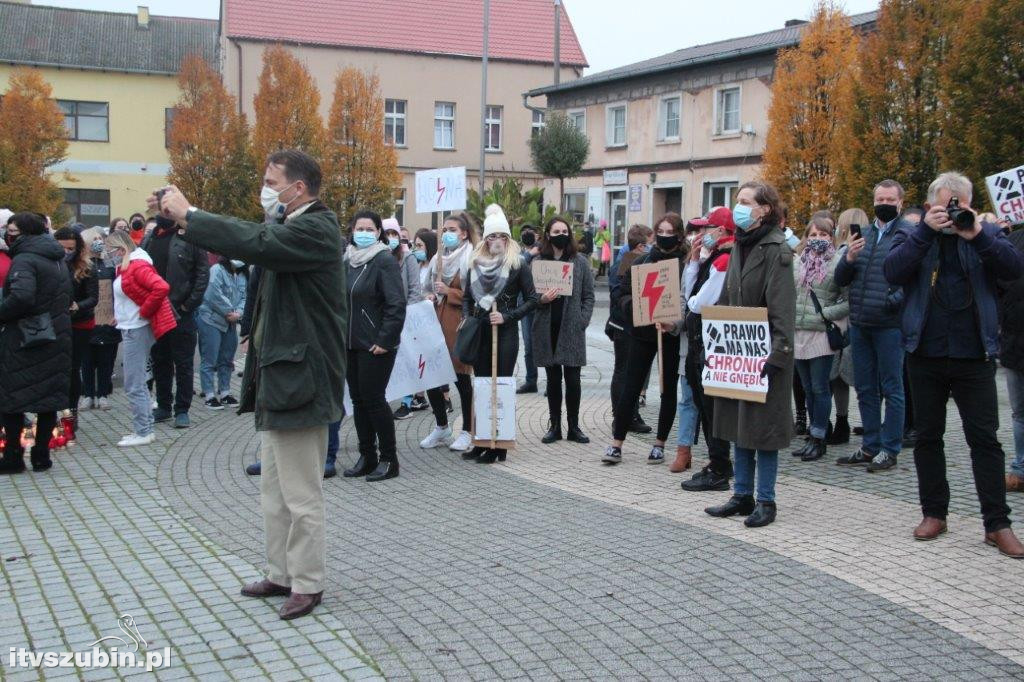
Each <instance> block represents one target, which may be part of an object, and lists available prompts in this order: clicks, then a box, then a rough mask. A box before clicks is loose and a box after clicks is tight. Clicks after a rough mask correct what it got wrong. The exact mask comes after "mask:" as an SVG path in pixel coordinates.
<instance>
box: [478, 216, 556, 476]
mask: <svg viewBox="0 0 1024 682" xmlns="http://www.w3.org/2000/svg"><path fill="white" fill-rule="evenodd" d="M460 275H461V278H462V281H463V286H462V317H463V318H466V319H469V318H471V317H476V318H478V319H479V320H480V332H479V334H478V336H477V339H478V341H479V346H478V348H477V353H476V359H475V360H474V362H473V373H474V374H475V375H476V376H478V377H489V376H491V335H492V334H495V333H496V334H498V376H512V373H513V372H514V371H515V368H516V358H517V357H518V355H519V320H521V319H522V318H523V315H526V314H527V313H529V312H530V311H532V310H533V309H534V308H536V307H537V292H536V290H535V289H534V287H533V274H532V273H531V272H530V269H529V268H528V267H525V266H524V264H523V260H522V258H520V248H519V244H518V243H517V242H515V241H514V240H513V239H512V230H511V229H510V228H509V224H508V219H507V218H506V217H505V212H504V211H503V210H502V209H501V207H500V206H498V205H497V204H491V205H490V206H488V207H487V212H486V218H485V219H484V237H483V239H482V240H481V241H480V243H479V244H477V245H476V248H475V249H473V253H472V255H470V257H469V261H468V262H467V264H466V270H465V272H463V273H460ZM520 296H521V297H522V301H523V302H522V305H519V298H520ZM492 306H494V307H495V308H496V311H495V312H491V310H492ZM505 455H506V451H505V450H503V449H500V448H498V449H490V448H487V449H485V448H481V447H475V448H473V449H472V450H470V451H469V452H467V453H465V454H463V455H462V458H463V459H466V460H470V459H473V460H476V462H477V463H478V464H492V463H493V462H494V461H495V460H500V461H504V460H505Z"/></svg>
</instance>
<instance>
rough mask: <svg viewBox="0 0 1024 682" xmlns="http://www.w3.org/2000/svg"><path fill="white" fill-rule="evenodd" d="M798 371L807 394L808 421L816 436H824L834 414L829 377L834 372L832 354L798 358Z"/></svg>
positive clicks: (811, 432) (812, 433) (812, 432)
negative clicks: (829, 420) (807, 358)
mask: <svg viewBox="0 0 1024 682" xmlns="http://www.w3.org/2000/svg"><path fill="white" fill-rule="evenodd" d="M796 371H797V373H798V374H799V375H800V383H802V384H803V387H804V395H806V396H807V421H808V422H809V423H810V428H809V429H808V430H809V431H810V434H811V436H812V437H814V438H824V437H825V432H826V431H828V419H829V417H830V416H831V415H832V389H831V386H829V381H828V377H829V374H831V372H832V356H831V355H822V356H821V357H817V358H811V359H810V360H797V361H796Z"/></svg>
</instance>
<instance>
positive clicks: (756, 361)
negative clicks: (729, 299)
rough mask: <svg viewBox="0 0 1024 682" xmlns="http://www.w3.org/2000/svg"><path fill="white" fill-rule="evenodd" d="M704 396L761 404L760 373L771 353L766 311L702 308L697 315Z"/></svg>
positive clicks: (764, 383) (763, 380)
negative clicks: (700, 326) (700, 332)
mask: <svg viewBox="0 0 1024 682" xmlns="http://www.w3.org/2000/svg"><path fill="white" fill-rule="evenodd" d="M700 315H701V322H702V326H703V329H702V331H703V335H704V353H705V357H706V358H707V360H706V362H705V364H704V368H703V370H702V376H701V383H703V385H704V393H706V394H707V395H713V396H718V397H720V398H735V399H736V400H748V401H751V402H755V403H763V402H765V401H766V400H767V397H768V378H767V377H762V376H761V369H762V368H763V367H764V363H765V361H766V360H767V359H768V356H769V355H770V354H771V352H772V336H771V332H770V331H769V329H768V310H767V308H734V307H731V306H717V305H712V306H704V307H703V308H702V309H701V311H700Z"/></svg>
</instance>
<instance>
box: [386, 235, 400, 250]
mask: <svg viewBox="0 0 1024 682" xmlns="http://www.w3.org/2000/svg"><path fill="white" fill-rule="evenodd" d="M398 244H399V241H398V240H397V239H395V238H394V237H392V238H391V239H388V247H389V248H390V249H391V250H392V251H394V250H395V249H397V248H398Z"/></svg>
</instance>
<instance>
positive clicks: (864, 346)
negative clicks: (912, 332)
mask: <svg viewBox="0 0 1024 682" xmlns="http://www.w3.org/2000/svg"><path fill="white" fill-rule="evenodd" d="M901 341H902V338H901V334H900V330H899V329H896V328H890V327H862V326H858V325H850V346H851V348H852V349H853V379H854V384H855V388H856V389H857V404H858V405H860V418H861V423H862V424H863V425H864V441H863V445H862V447H863V449H864V452H866V453H868V454H870V455H877V454H878V453H879V452H880V451H883V452H888V453H890V454H893V455H898V454H899V452H900V448H901V447H902V445H903V416H904V405H905V403H904V400H903V355H904V353H903V347H902V345H901ZM879 388H881V392H879ZM882 397H884V398H885V421H884V422H883V421H882Z"/></svg>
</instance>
